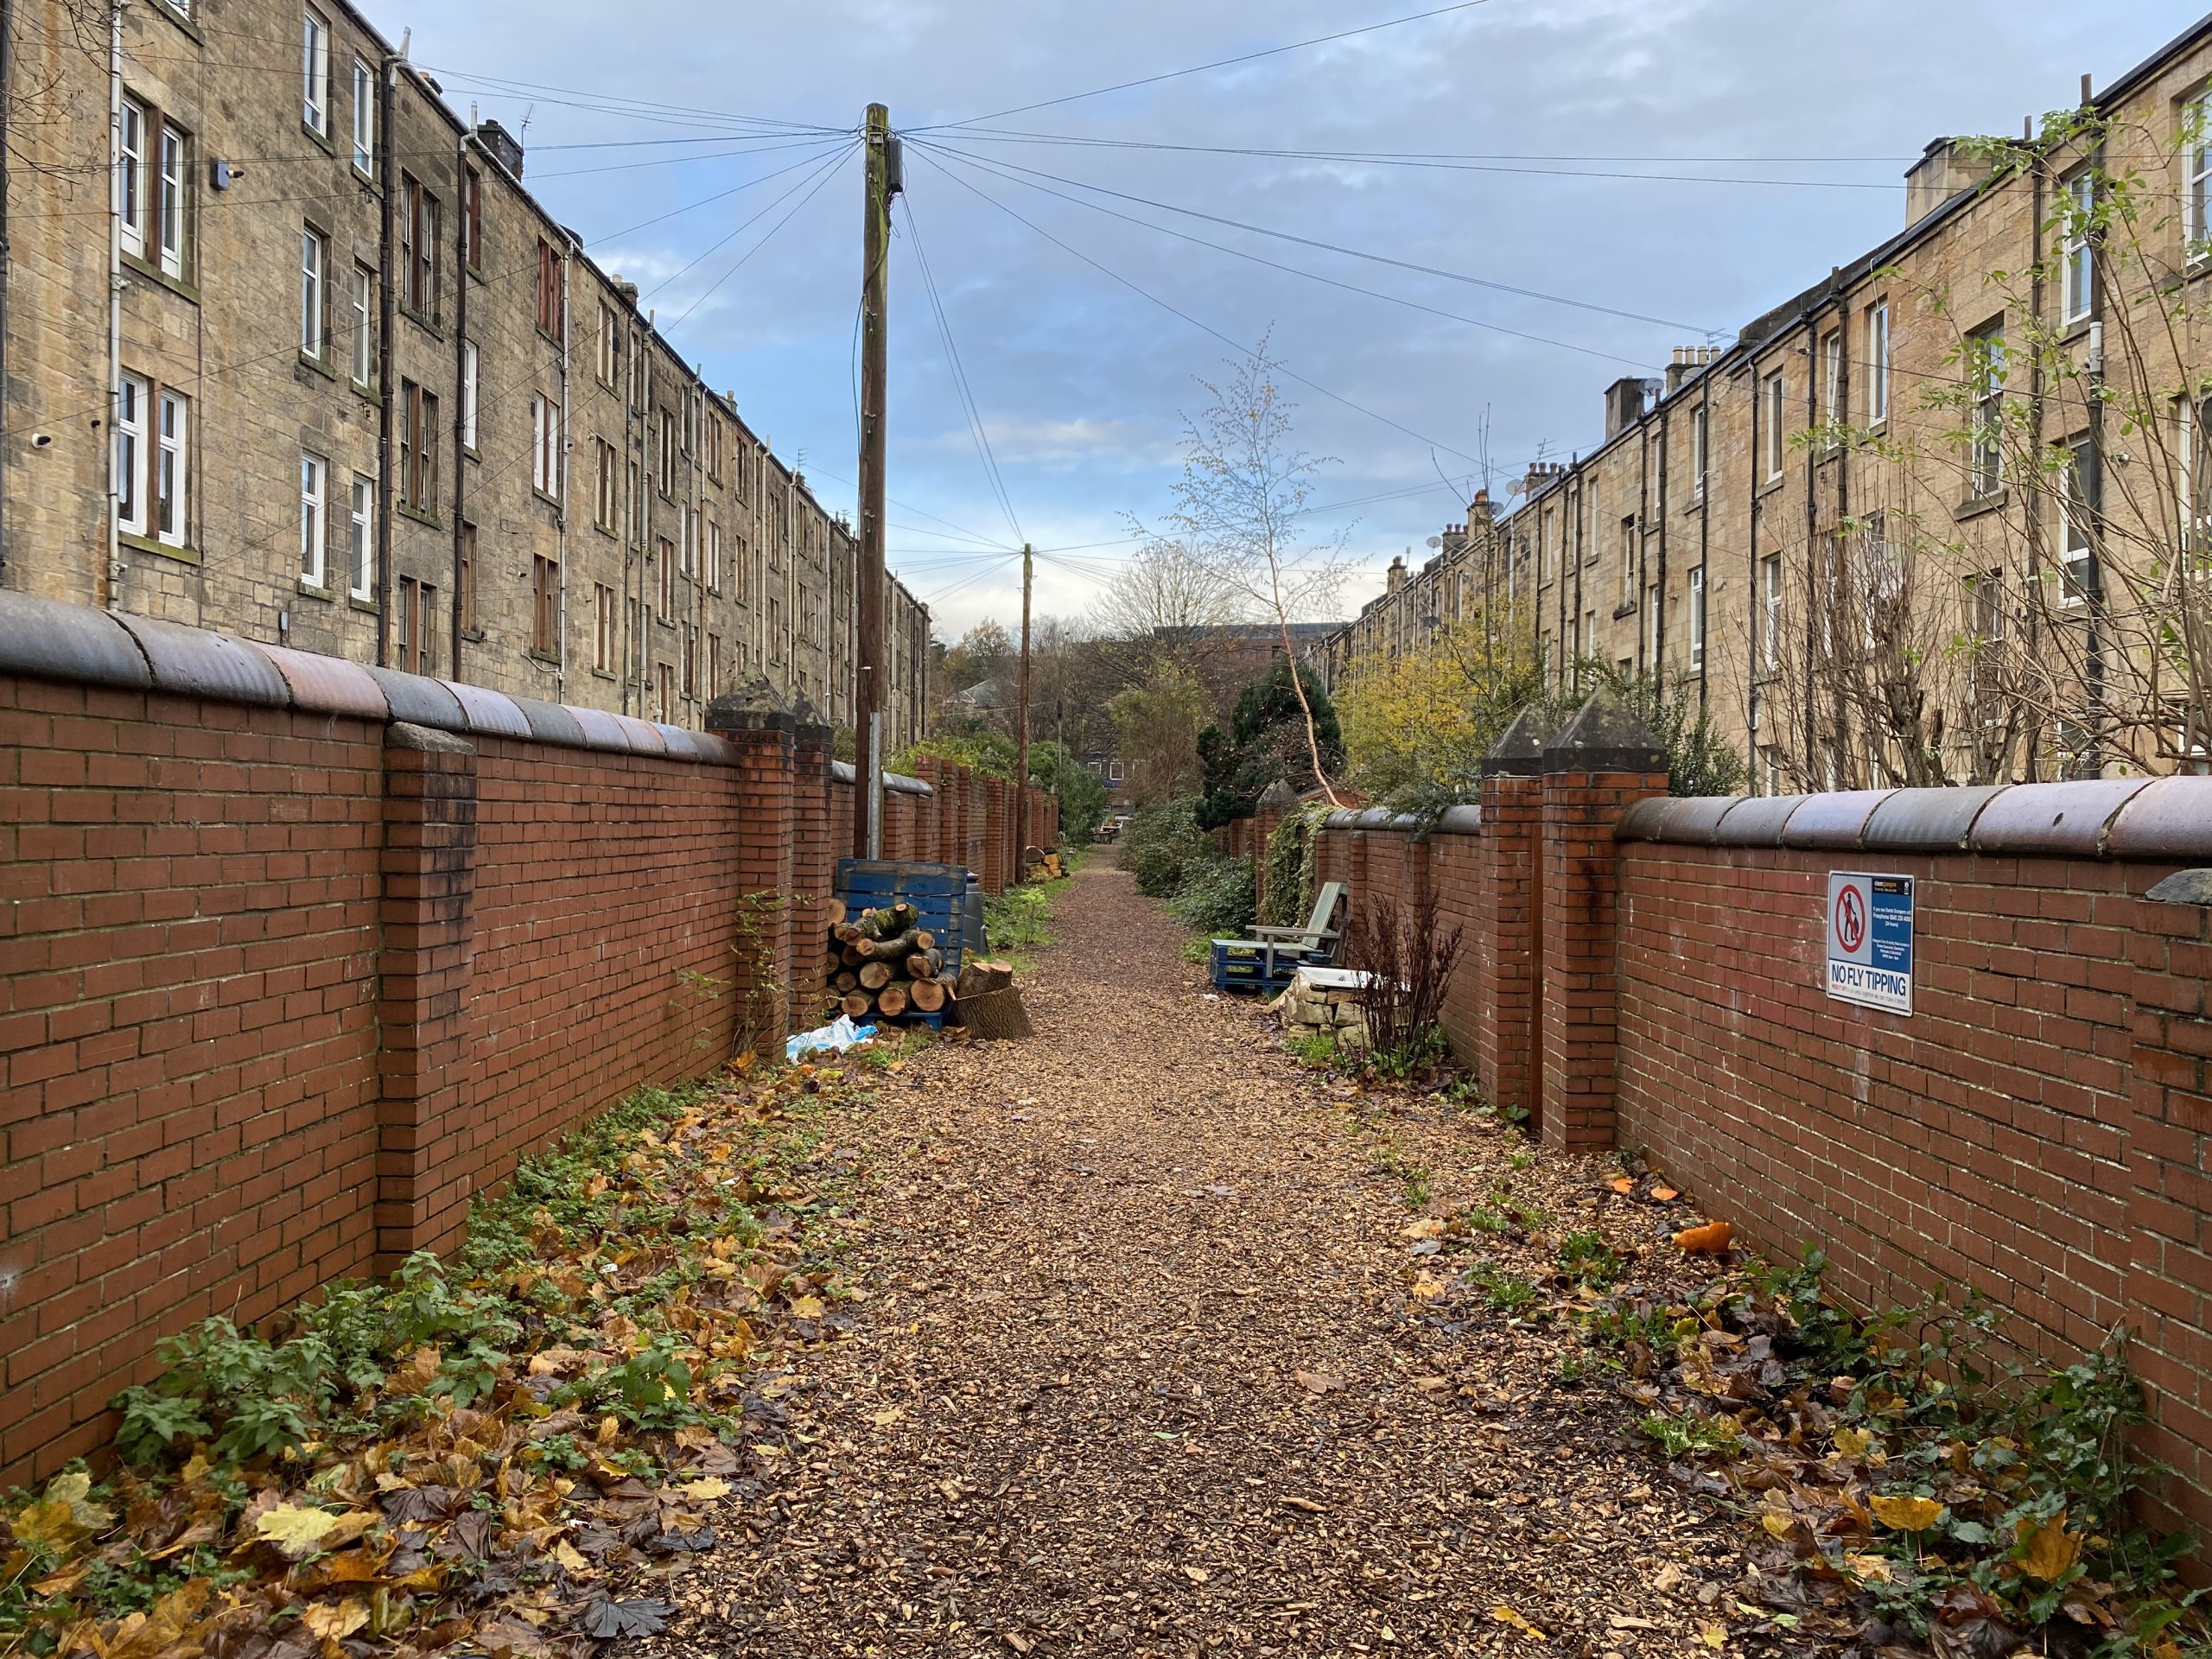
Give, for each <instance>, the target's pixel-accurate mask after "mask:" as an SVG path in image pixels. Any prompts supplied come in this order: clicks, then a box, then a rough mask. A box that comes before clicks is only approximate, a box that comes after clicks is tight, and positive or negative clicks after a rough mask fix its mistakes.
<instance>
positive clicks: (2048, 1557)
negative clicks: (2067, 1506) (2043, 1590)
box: [2014, 1510, 2082, 1584]
mask: <svg viewBox="0 0 2212 1659" xmlns="http://www.w3.org/2000/svg"><path fill="white" fill-rule="evenodd" d="M2018 1537H2019V1550H2018V1554H2017V1555H2016V1556H2015V1557H2014V1559H2015V1560H2018V1562H2019V1563H2020V1571H2021V1572H2023V1573H2026V1574H2027V1575H2028V1576H2029V1577H2030V1578H2031V1579H2034V1580H2037V1581H2038V1582H2040V1583H2044V1584H2056V1583H2057V1582H2058V1580H2061V1579H2063V1578H2064V1577H2065V1576H2066V1572H2067V1569H2068V1568H2069V1567H2072V1566H2073V1565H2074V1563H2075V1561H2077V1560H2081V1559H2082V1539H2081V1536H2080V1535H2079V1534H2076V1533H2071V1532H2069V1531H2067V1530H2066V1511H2065V1510H2060V1511H2059V1512H2058V1513H2057V1514H2056V1515H2055V1516H2052V1517H2051V1518H2050V1520H2048V1521H2046V1522H2044V1523H2043V1524H2042V1525H2041V1526H2039V1527H2038V1526H2035V1525H2033V1524H2032V1523H2031V1522H2029V1521H2027V1520H2026V1519H2025V1518H2023V1519H2022V1520H2021V1522H2020V1524H2019V1533H2018Z"/></svg>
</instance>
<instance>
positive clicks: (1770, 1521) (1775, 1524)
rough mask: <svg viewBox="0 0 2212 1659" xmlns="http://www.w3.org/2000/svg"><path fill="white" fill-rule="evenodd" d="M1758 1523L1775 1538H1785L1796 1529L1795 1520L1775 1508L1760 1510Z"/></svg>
mask: <svg viewBox="0 0 2212 1659" xmlns="http://www.w3.org/2000/svg"><path fill="white" fill-rule="evenodd" d="M1759 1524H1760V1525H1761V1526H1763V1527H1764V1528H1765V1529H1767V1531H1768V1533H1769V1534H1770V1535H1772V1536H1774V1537H1777V1538H1787V1537H1788V1536H1789V1535H1790V1534H1791V1533H1792V1532H1795V1531H1796V1529H1797V1523H1796V1522H1795V1521H1794V1520H1792V1519H1791V1518H1790V1517H1789V1516H1786V1515H1783V1514H1782V1513H1781V1512H1780V1511H1778V1510H1763V1511H1761V1513H1760V1515H1759Z"/></svg>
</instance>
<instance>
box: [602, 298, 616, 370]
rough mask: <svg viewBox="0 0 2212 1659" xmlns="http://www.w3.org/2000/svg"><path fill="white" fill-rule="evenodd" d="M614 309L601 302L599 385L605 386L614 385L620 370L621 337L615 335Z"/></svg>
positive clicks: (603, 301)
mask: <svg viewBox="0 0 2212 1659" xmlns="http://www.w3.org/2000/svg"><path fill="white" fill-rule="evenodd" d="M615 327H616V320H615V315H614V308H613V306H611V305H609V304H607V302H606V301H605V300H601V302H599V383H600V385H603V386H611V385H613V384H614V377H615V375H616V373H617V372H618V371H619V370H620V360H619V359H620V353H619V352H618V351H617V349H616V346H617V344H618V341H619V338H620V337H619V336H618V335H617V334H615V332H614V331H615Z"/></svg>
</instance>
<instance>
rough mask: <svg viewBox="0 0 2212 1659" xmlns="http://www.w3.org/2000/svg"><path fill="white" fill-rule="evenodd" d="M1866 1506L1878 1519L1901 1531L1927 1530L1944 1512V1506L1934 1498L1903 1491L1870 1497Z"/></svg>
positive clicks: (1887, 1525) (1886, 1525)
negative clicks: (1912, 1494) (1915, 1495)
mask: <svg viewBox="0 0 2212 1659" xmlns="http://www.w3.org/2000/svg"><path fill="white" fill-rule="evenodd" d="M1866 1507H1867V1508H1868V1509H1870V1510H1872V1511H1873V1512H1874V1518H1875V1519H1876V1520H1877V1521H1878V1522H1881V1523H1882V1524H1883V1525H1884V1526H1885V1527H1894V1528H1895V1529H1897V1531H1899V1532H1925V1531H1927V1530H1928V1529H1929V1528H1930V1527H1932V1526H1934V1525H1935V1524H1936V1522H1937V1521H1938V1520H1939V1519H1940V1518H1941V1517H1942V1513H1943V1506H1942V1504H1941V1503H1937V1502H1936V1500H1935V1499H1934V1498H1932V1497H1911V1496H1910V1495H1909V1494H1906V1493H1902V1492H1885V1493H1883V1494H1882V1495H1881V1496H1880V1497H1870V1498H1868V1499H1867V1500H1866Z"/></svg>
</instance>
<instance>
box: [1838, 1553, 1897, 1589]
mask: <svg viewBox="0 0 2212 1659" xmlns="http://www.w3.org/2000/svg"><path fill="white" fill-rule="evenodd" d="M1843 1564H1844V1566H1846V1567H1848V1568H1850V1569H1851V1573H1852V1575H1853V1577H1854V1578H1856V1579H1858V1580H1859V1582H1860V1583H1862V1584H1887V1583H1889V1581H1890V1558H1889V1557H1888V1556H1886V1555H1847V1556H1845V1557H1844V1558H1843Z"/></svg>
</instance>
